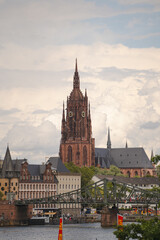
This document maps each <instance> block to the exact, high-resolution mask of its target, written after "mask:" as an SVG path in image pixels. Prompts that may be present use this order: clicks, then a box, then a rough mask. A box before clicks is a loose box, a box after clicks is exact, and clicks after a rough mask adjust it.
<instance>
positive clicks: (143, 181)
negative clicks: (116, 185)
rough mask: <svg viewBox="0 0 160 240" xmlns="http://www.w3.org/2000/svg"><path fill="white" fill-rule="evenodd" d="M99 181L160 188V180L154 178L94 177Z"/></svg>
mask: <svg viewBox="0 0 160 240" xmlns="http://www.w3.org/2000/svg"><path fill="white" fill-rule="evenodd" d="M95 176H96V177H97V178H98V179H99V180H102V179H104V178H106V179H108V180H110V181H112V180H114V179H115V180H116V181H117V182H120V183H126V184H133V185H151V184H156V185H159V186H160V180H159V178H156V177H141V178H139V177H138V178H129V177H124V176H112V175H95Z"/></svg>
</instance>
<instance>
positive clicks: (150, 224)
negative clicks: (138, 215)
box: [114, 217, 160, 240]
mask: <svg viewBox="0 0 160 240" xmlns="http://www.w3.org/2000/svg"><path fill="white" fill-rule="evenodd" d="M139 222H140V223H141V224H135V223H132V224H127V225H123V226H118V227H117V230H116V231H115V232H114V235H116V237H117V238H118V239H120V240H129V239H137V240H159V239H160V220H158V218H156V217H155V218H154V219H151V220H140V221H139Z"/></svg>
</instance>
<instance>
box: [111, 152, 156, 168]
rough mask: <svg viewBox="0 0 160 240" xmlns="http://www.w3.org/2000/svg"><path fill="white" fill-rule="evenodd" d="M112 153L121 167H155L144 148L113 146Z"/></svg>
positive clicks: (112, 156) (117, 164)
mask: <svg viewBox="0 0 160 240" xmlns="http://www.w3.org/2000/svg"><path fill="white" fill-rule="evenodd" d="M110 154H111V159H113V160H114V162H115V163H116V166H117V167H119V168H144V169H145V168H153V166H152V163H151V161H150V160H149V158H148V157H147V154H146V153H145V151H144V149H143V148H112V149H111V151H110ZM111 161H112V160H111Z"/></svg>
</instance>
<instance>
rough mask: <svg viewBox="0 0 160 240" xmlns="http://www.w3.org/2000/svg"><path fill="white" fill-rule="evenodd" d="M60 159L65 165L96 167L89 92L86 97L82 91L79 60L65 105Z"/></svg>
mask: <svg viewBox="0 0 160 240" xmlns="http://www.w3.org/2000/svg"><path fill="white" fill-rule="evenodd" d="M59 154H60V158H61V160H62V162H63V163H66V162H73V163H74V164H75V165H77V166H79V167H81V166H86V167H90V166H94V165H95V139H94V138H92V124H91V113H90V104H89V103H88V96H87V91H86V90H85V95H83V93H82V92H81V89H80V78H79V73H78V68H77V60H76V65H75V72H74V77H73V90H72V91H71V93H70V95H69V97H67V106H66V112H65V106H64V103H63V113H62V126H61V142H60V153H59Z"/></svg>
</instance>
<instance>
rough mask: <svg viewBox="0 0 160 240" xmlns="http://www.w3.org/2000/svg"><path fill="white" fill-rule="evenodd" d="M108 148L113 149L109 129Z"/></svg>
mask: <svg viewBox="0 0 160 240" xmlns="http://www.w3.org/2000/svg"><path fill="white" fill-rule="evenodd" d="M107 148H108V149H111V139H110V129H109V128H108V140H107Z"/></svg>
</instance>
